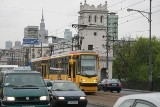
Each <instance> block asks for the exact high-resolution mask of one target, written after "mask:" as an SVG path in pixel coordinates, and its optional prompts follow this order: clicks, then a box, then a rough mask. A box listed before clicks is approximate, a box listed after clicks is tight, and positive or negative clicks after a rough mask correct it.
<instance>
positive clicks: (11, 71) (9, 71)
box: [2, 70, 40, 74]
mask: <svg viewBox="0 0 160 107" xmlns="http://www.w3.org/2000/svg"><path fill="white" fill-rule="evenodd" d="M2 73H4V74H22V73H23V74H24V73H26V74H30V73H35V74H40V72H37V71H19V70H18V71H16V70H8V71H2Z"/></svg>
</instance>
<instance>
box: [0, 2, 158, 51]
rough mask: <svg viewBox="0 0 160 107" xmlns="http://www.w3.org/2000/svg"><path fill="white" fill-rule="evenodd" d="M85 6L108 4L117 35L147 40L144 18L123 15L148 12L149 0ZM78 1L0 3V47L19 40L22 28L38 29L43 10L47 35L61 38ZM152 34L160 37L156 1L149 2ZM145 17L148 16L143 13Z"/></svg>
mask: <svg viewBox="0 0 160 107" xmlns="http://www.w3.org/2000/svg"><path fill="white" fill-rule="evenodd" d="M86 1H87V3H88V4H89V5H95V6H97V5H99V4H102V5H104V4H105V1H107V2H108V10H109V11H110V12H116V13H117V15H118V16H119V22H118V23H119V26H118V36H119V39H121V38H122V37H129V36H130V37H131V38H136V37H139V36H142V35H143V36H144V37H149V36H148V35H149V32H148V30H149V23H148V21H147V18H145V17H143V16H142V15H141V14H140V13H138V12H127V8H132V9H136V10H142V11H147V12H148V11H149V0H86ZM80 2H82V4H84V0H0V38H1V39H0V48H5V41H8V40H10V41H12V42H13V45H14V42H15V41H16V40H18V41H21V42H22V40H23V37H24V27H26V26H39V25H40V21H41V15H42V8H43V11H44V21H45V25H46V29H47V30H48V33H49V35H54V36H58V37H63V35H64V29H71V31H72V32H73V33H76V30H75V28H72V27H71V24H76V23H78V12H79V10H80ZM152 13H153V14H152V35H155V36H157V37H160V0H152ZM144 15H146V17H148V14H144Z"/></svg>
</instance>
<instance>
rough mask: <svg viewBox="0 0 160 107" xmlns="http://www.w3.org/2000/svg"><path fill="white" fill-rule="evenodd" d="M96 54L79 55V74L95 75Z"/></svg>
mask: <svg viewBox="0 0 160 107" xmlns="http://www.w3.org/2000/svg"><path fill="white" fill-rule="evenodd" d="M96 65H97V64H96V56H95V55H82V56H81V74H82V75H87V76H92V75H96V69H97V66H96Z"/></svg>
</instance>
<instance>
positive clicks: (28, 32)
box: [24, 26, 39, 39]
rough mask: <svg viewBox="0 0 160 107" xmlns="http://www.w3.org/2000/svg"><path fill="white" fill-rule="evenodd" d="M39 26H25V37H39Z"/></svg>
mask: <svg viewBox="0 0 160 107" xmlns="http://www.w3.org/2000/svg"><path fill="white" fill-rule="evenodd" d="M38 30H39V27H38V26H27V27H25V28H24V38H37V39H38Z"/></svg>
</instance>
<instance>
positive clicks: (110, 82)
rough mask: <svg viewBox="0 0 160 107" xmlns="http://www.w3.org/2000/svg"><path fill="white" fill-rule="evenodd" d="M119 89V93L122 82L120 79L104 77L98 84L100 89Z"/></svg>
mask: <svg viewBox="0 0 160 107" xmlns="http://www.w3.org/2000/svg"><path fill="white" fill-rule="evenodd" d="M100 90H103V91H105V92H106V91H108V90H109V91H111V92H113V91H117V93H119V92H120V91H121V82H120V81H119V80H118V79H103V80H102V81H101V82H100V83H99V84H98V91H100Z"/></svg>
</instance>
